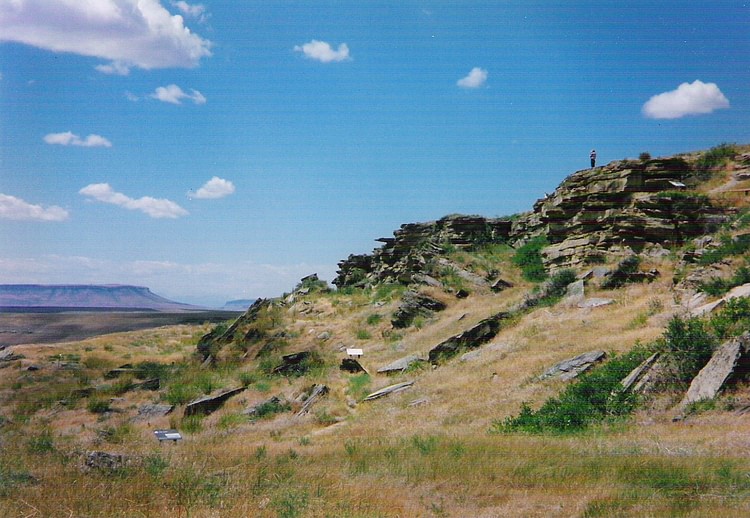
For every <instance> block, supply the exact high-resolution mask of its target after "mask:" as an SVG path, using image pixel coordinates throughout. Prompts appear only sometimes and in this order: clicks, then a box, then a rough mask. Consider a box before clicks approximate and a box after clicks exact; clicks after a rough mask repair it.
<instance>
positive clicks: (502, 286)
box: [490, 279, 513, 293]
mask: <svg viewBox="0 0 750 518" xmlns="http://www.w3.org/2000/svg"><path fill="white" fill-rule="evenodd" d="M512 287H513V284H512V283H510V282H508V281H506V280H503V279H497V280H496V281H495V282H493V283H492V285H491V286H490V289H491V290H492V291H494V292H495V293H500V292H501V291H504V290H507V289H509V288H512Z"/></svg>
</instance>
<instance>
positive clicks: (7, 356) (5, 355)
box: [0, 347, 25, 362]
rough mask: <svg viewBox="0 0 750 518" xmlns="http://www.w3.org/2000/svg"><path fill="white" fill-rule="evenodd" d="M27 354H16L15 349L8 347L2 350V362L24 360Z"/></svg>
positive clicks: (0, 355) (0, 352)
mask: <svg viewBox="0 0 750 518" xmlns="http://www.w3.org/2000/svg"><path fill="white" fill-rule="evenodd" d="M24 358H25V356H24V355H23V354H16V353H14V352H13V349H12V348H10V347H8V348H6V349H3V350H0V362H13V361H16V360H23V359H24Z"/></svg>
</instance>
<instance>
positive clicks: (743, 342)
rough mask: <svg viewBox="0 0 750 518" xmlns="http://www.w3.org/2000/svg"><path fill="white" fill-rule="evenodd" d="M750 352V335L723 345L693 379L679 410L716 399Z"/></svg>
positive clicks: (746, 334)
mask: <svg viewBox="0 0 750 518" xmlns="http://www.w3.org/2000/svg"><path fill="white" fill-rule="evenodd" d="M749 351H750V334H748V333H745V334H744V335H742V336H740V337H738V338H734V339H732V340H729V341H728V342H725V343H723V344H722V345H721V347H719V348H718V349H716V351H714V354H713V356H711V359H710V360H708V363H707V364H706V365H705V366H704V367H703V368H702V369H701V370H700V372H699V373H698V374H697V375H696V376H695V378H693V381H692V382H691V383H690V387H689V388H688V390H687V393H686V394H685V397H684V398H683V399H682V401H681V402H680V404H679V405H678V409H679V410H681V411H682V410H684V409H685V408H686V407H687V406H688V405H690V404H691V403H696V402H698V401H702V400H704V399H713V398H715V397H716V396H717V395H718V394H719V392H720V391H721V389H722V388H723V387H724V384H725V383H726V382H727V380H729V378H730V377H731V376H732V374H733V373H734V371H735V369H736V367H737V364H738V363H739V361H740V359H741V358H742V357H743V356H746V355H747V354H748V352H749Z"/></svg>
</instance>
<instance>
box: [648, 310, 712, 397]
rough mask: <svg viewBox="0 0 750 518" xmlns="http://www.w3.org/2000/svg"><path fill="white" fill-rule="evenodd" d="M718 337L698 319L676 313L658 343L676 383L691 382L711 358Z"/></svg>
mask: <svg viewBox="0 0 750 518" xmlns="http://www.w3.org/2000/svg"><path fill="white" fill-rule="evenodd" d="M716 344H717V340H716V337H715V336H714V335H712V334H711V333H709V332H708V330H707V329H706V325H705V323H704V322H703V321H702V320H700V319H698V318H688V319H683V318H681V317H679V316H675V317H673V318H672V320H670V321H669V324H668V325H667V330H666V331H665V332H664V335H663V336H662V338H661V339H660V340H659V341H658V342H657V346H658V347H659V348H661V350H662V351H663V352H664V358H665V361H666V363H667V365H668V366H669V368H670V370H671V371H672V373H673V377H674V380H675V381H676V382H677V383H678V384H687V383H690V381H692V379H693V378H694V377H695V375H696V374H698V371H700V370H701V369H702V368H703V366H704V365H706V363H707V362H708V360H710V359H711V355H712V354H713V352H714V349H715V348H716Z"/></svg>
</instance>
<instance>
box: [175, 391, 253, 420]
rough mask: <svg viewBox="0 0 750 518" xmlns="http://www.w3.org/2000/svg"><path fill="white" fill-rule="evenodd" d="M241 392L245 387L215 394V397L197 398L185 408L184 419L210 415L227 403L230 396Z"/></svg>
mask: <svg viewBox="0 0 750 518" xmlns="http://www.w3.org/2000/svg"><path fill="white" fill-rule="evenodd" d="M243 390H245V387H239V388H236V389H231V390H225V391H224V392H221V393H219V394H216V395H215V396H204V397H201V398H198V399H196V400H194V401H191V402H190V403H188V404H187V406H186V407H185V414H184V415H185V417H188V416H191V415H200V414H203V415H208V414H211V413H213V412H215V411H217V410H218V409H219V408H221V407H222V406H223V405H224V403H225V402H226V401H227V399H229V398H230V397H232V396H236V395H237V394H239V393H240V392H242V391H243Z"/></svg>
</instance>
